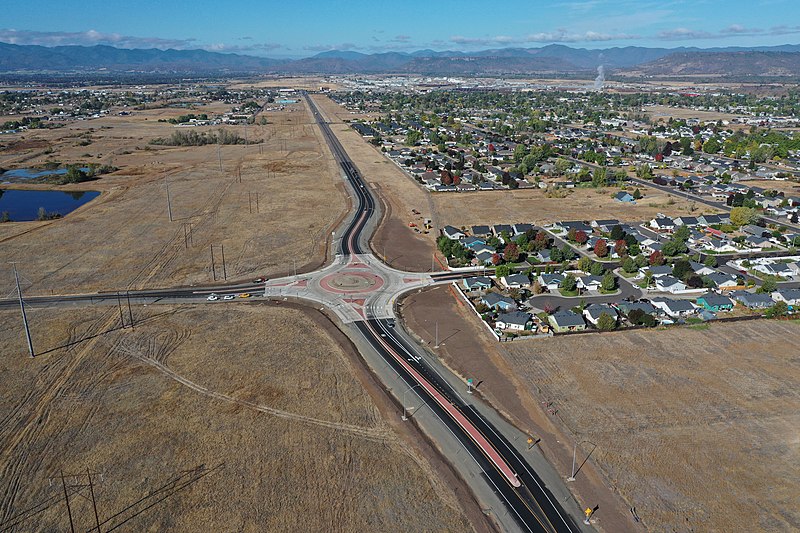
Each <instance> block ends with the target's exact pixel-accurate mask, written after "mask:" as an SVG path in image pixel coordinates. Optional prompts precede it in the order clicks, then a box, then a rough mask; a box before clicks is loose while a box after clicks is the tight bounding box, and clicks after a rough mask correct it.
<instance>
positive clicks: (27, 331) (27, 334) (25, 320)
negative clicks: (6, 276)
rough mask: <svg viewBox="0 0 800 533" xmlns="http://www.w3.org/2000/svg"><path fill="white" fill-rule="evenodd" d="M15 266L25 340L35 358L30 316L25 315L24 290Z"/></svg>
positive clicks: (15, 279) (15, 278)
mask: <svg viewBox="0 0 800 533" xmlns="http://www.w3.org/2000/svg"><path fill="white" fill-rule="evenodd" d="M11 264H12V265H14V281H16V283H17V295H18V296H19V309H20V311H22V324H23V325H24V326H25V338H27V339H28V351H29V352H30V354H31V357H35V354H34V352H33V341H32V340H31V328H30V327H29V326H28V315H27V314H26V313H25V302H24V301H23V300H22V289H21V288H20V287H19V274H18V273H17V264H16V263H11Z"/></svg>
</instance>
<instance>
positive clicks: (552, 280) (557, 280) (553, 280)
mask: <svg viewBox="0 0 800 533" xmlns="http://www.w3.org/2000/svg"><path fill="white" fill-rule="evenodd" d="M562 281H564V275H563V274H539V284H540V285H541V286H542V287H547V288H548V289H550V290H551V291H554V290H557V289H558V286H559V285H561V282H562Z"/></svg>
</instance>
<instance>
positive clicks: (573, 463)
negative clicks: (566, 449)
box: [567, 440, 578, 481]
mask: <svg viewBox="0 0 800 533" xmlns="http://www.w3.org/2000/svg"><path fill="white" fill-rule="evenodd" d="M577 453H578V441H577V440H576V441H575V444H573V446H572V470H571V472H572V473H571V474H570V475H569V477H568V478H567V481H575V455H576V454H577Z"/></svg>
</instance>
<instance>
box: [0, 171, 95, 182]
mask: <svg viewBox="0 0 800 533" xmlns="http://www.w3.org/2000/svg"><path fill="white" fill-rule="evenodd" d="M81 170H82V171H84V172H88V171H89V168H88V167H84V168H81ZM66 173H67V169H66V168H56V169H53V170H45V169H40V168H15V169H12V170H6V171H5V172H3V173H0V181H3V182H8V181H10V180H33V179H36V178H43V177H45V176H62V175H64V174H66Z"/></svg>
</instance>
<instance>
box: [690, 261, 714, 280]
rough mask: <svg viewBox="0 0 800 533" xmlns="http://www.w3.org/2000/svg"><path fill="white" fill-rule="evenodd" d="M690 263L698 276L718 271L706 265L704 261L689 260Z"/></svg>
mask: <svg viewBox="0 0 800 533" xmlns="http://www.w3.org/2000/svg"><path fill="white" fill-rule="evenodd" d="M689 265H690V266H691V267H692V270H694V273H695V274H697V275H698V276H708V275H709V274H713V273H714V272H716V270H715V269H713V268H711V267H708V266H706V265H704V264H703V263H698V262H697V261H689Z"/></svg>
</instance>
